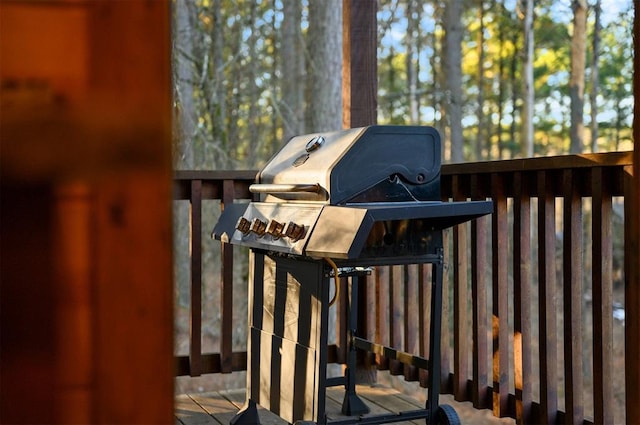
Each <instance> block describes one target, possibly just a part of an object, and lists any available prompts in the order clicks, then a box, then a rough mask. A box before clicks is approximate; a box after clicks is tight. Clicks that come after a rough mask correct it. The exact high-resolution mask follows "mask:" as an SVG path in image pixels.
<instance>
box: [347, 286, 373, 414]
mask: <svg viewBox="0 0 640 425" xmlns="http://www.w3.org/2000/svg"><path fill="white" fill-rule="evenodd" d="M357 323H358V276H357V275H355V276H353V277H352V278H351V297H350V299H349V335H348V339H349V354H348V357H347V369H346V370H345V384H344V400H343V402H342V414H343V415H347V416H356V415H362V414H365V413H369V407H367V405H366V404H365V403H364V402H363V401H362V399H360V397H358V395H357V394H356V346H355V344H354V338H355V336H356V330H357Z"/></svg>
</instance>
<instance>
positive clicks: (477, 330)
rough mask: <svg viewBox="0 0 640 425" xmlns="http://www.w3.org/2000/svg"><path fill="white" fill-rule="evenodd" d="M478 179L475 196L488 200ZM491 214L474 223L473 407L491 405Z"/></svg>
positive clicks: (472, 193)
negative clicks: (489, 288)
mask: <svg viewBox="0 0 640 425" xmlns="http://www.w3.org/2000/svg"><path fill="white" fill-rule="evenodd" d="M478 186H479V182H478V179H477V178H472V179H471V198H472V199H474V200H484V199H485V198H483V197H481V196H480V194H479V187H478ZM488 221H489V218H488V217H480V218H478V219H476V220H473V221H472V222H471V269H472V274H471V299H472V306H473V307H472V309H473V313H472V314H473V382H472V401H473V407H475V408H477V409H480V408H487V407H489V406H490V405H491V404H490V401H489V400H488V398H489V379H488V369H487V361H488V358H489V357H488V356H489V353H488V346H487V336H488V335H487V334H488V330H489V322H488V316H487V290H488V288H487V275H486V265H487V231H488V229H487V223H488Z"/></svg>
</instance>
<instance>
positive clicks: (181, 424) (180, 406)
mask: <svg viewBox="0 0 640 425" xmlns="http://www.w3.org/2000/svg"><path fill="white" fill-rule="evenodd" d="M416 386H417V384H416ZM356 392H357V394H358V395H359V396H360V397H361V398H362V400H363V401H364V402H365V403H366V404H367V406H369V408H370V409H371V412H370V413H369V414H367V415H365V416H371V415H377V414H385V413H398V412H402V411H408V410H415V409H420V408H423V407H424V398H425V397H426V392H424V389H422V388H420V389H418V391H417V392H416V394H419V396H418V397H413V396H411V395H407V394H404V393H401V392H399V391H398V390H396V389H394V388H390V387H388V386H385V385H380V384H375V385H373V386H370V385H358V386H357V387H356ZM423 393H424V394H423ZM343 397H344V390H343V388H341V387H333V388H328V389H327V399H326V409H327V416H328V418H329V420H337V419H342V418H345V416H344V415H342V413H341V412H340V410H341V406H342V399H343ZM244 401H245V390H244V389H240V390H223V391H219V392H218V391H216V392H207V393H198V394H181V395H177V396H176V397H175V417H176V421H175V423H176V425H220V424H225V425H226V424H228V423H229V421H230V420H231V418H232V417H233V416H234V415H235V414H236V412H237V411H238V410H239V409H240V407H242V405H243V404H244ZM440 403H441V404H450V405H452V406H453V407H454V408H455V409H456V411H457V413H458V415H459V416H460V420H461V423H462V424H465V425H470V424H476V423H487V424H489V423H494V424H513V423H514V421H513V419H511V418H502V419H498V418H495V417H493V416H492V415H491V411H490V410H476V409H473V408H472V406H471V403H470V402H466V403H458V402H456V401H455V400H454V399H453V397H452V396H450V395H441V396H440ZM258 415H259V416H260V421H261V423H262V424H263V425H286V422H285V421H284V420H283V419H281V418H280V417H278V416H277V415H275V414H274V413H272V412H270V411H268V410H266V409H264V408H262V407H260V406H258ZM394 423H397V424H424V421H423V420H415V421H403V422H394Z"/></svg>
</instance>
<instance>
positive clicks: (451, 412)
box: [434, 404, 462, 425]
mask: <svg viewBox="0 0 640 425" xmlns="http://www.w3.org/2000/svg"><path fill="white" fill-rule="evenodd" d="M435 419H436V420H435V422H434V425H461V424H462V423H461V422H460V418H459V417H458V414H457V413H456V411H455V409H454V408H453V407H451V406H449V405H448V404H441V405H440V406H438V410H437V411H436V418H435Z"/></svg>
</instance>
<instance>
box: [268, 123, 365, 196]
mask: <svg viewBox="0 0 640 425" xmlns="http://www.w3.org/2000/svg"><path fill="white" fill-rule="evenodd" d="M363 130H364V128H353V129H350V130H343V131H335V132H327V133H314V134H307V135H303V136H296V137H293V138H292V139H291V140H289V142H287V144H286V145H284V146H283V147H282V149H281V150H280V151H279V152H278V153H277V154H276V155H275V156H274V157H273V158H272V159H271V160H270V161H269V163H267V165H266V166H265V167H264V168H263V169H262V171H260V173H259V175H258V179H259V183H261V184H264V183H269V184H315V183H318V184H320V186H321V187H322V188H324V191H323V192H322V193H320V194H314V193H306V194H299V193H298V194H294V195H291V196H289V197H288V196H286V195H285V194H279V195H278V197H275V196H273V195H262V196H263V197H262V200H263V201H267V202H269V201H278V200H279V199H285V200H286V199H296V200H308V201H316V202H318V201H319V202H324V201H326V200H327V199H328V194H327V191H328V190H329V171H328V170H330V169H331V168H332V167H333V165H334V164H335V163H336V162H337V161H339V160H340V158H341V157H342V155H343V154H344V153H345V152H347V151H348V150H349V148H350V147H351V146H352V145H353V143H355V141H356V140H357V138H358V137H359V135H360V134H361V133H362V131H363ZM317 136H321V137H323V138H324V143H323V145H322V147H320V148H318V149H315V150H313V151H311V152H307V149H306V146H307V144H308V143H309V142H310V141H311V140H313V138H314V137H317ZM278 198H279V199H278Z"/></svg>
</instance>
